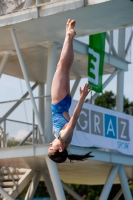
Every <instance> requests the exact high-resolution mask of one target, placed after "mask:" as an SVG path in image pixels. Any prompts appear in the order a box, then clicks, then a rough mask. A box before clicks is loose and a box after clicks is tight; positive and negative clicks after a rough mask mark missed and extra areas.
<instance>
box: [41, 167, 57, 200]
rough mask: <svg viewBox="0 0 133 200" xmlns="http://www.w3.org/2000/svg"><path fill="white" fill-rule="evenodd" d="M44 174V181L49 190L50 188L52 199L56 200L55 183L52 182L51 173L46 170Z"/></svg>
mask: <svg viewBox="0 0 133 200" xmlns="http://www.w3.org/2000/svg"><path fill="white" fill-rule="evenodd" d="M42 175H43V178H44V181H45V185H46V187H47V190H48V193H49V195H50V197H51V199H52V200H56V196H55V192H54V188H53V184H52V182H51V180H50V177H49V175H48V174H47V173H46V172H45V171H43V173H42Z"/></svg>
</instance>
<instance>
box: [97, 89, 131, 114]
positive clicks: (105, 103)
mask: <svg viewBox="0 0 133 200" xmlns="http://www.w3.org/2000/svg"><path fill="white" fill-rule="evenodd" d="M123 101H124V103H123V112H124V113H126V114H131V115H133V102H129V99H127V98H126V97H124V99H123ZM94 103H95V105H97V106H101V107H104V108H108V109H111V110H115V109H116V95H115V94H114V93H113V92H112V91H109V92H108V91H105V92H104V93H102V94H101V95H99V96H98V97H97V98H96V99H95V102H94Z"/></svg>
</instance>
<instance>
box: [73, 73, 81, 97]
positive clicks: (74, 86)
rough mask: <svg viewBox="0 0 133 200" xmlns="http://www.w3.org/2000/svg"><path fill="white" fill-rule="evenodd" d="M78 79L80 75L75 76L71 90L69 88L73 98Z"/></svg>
mask: <svg viewBox="0 0 133 200" xmlns="http://www.w3.org/2000/svg"><path fill="white" fill-rule="evenodd" d="M80 80H81V77H80V76H76V80H75V82H74V85H73V87H72V90H71V96H72V98H73V96H74V94H75V92H76V89H77V87H78V84H79V82H80Z"/></svg>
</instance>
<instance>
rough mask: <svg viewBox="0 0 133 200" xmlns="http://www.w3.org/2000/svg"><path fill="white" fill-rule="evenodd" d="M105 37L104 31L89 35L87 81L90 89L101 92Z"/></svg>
mask: <svg viewBox="0 0 133 200" xmlns="http://www.w3.org/2000/svg"><path fill="white" fill-rule="evenodd" d="M105 38H106V33H99V34H96V35H91V36H90V37H89V48H88V82H89V84H90V86H91V88H92V90H94V91H96V92H102V75H103V64H104V53H105Z"/></svg>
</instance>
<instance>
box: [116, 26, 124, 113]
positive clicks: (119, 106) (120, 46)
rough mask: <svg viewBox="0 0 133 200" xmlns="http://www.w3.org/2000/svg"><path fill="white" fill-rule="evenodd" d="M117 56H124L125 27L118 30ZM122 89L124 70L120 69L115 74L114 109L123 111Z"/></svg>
mask: <svg viewBox="0 0 133 200" xmlns="http://www.w3.org/2000/svg"><path fill="white" fill-rule="evenodd" d="M118 39H119V41H118V56H119V57H121V58H123V59H124V58H125V29H120V30H119V38H118ZM123 90H124V71H123V70H121V71H120V72H119V73H118V75H117V92H116V110H117V111H120V112H123V101H124V96H123Z"/></svg>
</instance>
